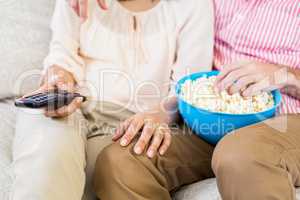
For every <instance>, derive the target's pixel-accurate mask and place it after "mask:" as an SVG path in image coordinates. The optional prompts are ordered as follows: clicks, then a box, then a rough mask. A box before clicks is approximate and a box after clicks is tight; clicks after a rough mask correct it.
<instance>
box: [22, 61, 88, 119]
mask: <svg viewBox="0 0 300 200" xmlns="http://www.w3.org/2000/svg"><path fill="white" fill-rule="evenodd" d="M75 87H76V81H75V79H74V77H73V75H72V74H71V73H70V72H68V71H66V70H65V69H63V68H61V67H59V66H52V67H49V68H48V70H47V71H46V73H45V75H44V76H43V77H42V81H41V86H40V88H39V89H38V90H36V91H35V92H33V93H31V94H30V95H32V94H37V93H41V92H47V91H50V90H53V89H59V90H67V91H68V92H74V91H75V90H76V88H75ZM25 96H29V95H25ZM82 101H83V99H82V98H80V97H78V98H75V99H74V100H73V101H72V102H71V103H70V104H69V105H67V106H63V107H61V108H59V109H57V110H52V109H51V108H46V111H45V115H46V116H47V117H66V116H68V115H70V114H72V113H73V112H75V111H76V110H77V109H78V108H79V107H80V106H81V104H82Z"/></svg>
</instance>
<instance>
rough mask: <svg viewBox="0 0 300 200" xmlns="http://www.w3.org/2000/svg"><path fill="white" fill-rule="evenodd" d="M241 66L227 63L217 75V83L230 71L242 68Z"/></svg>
mask: <svg viewBox="0 0 300 200" xmlns="http://www.w3.org/2000/svg"><path fill="white" fill-rule="evenodd" d="M240 67H241V66H240V65H238V64H232V65H226V66H224V67H223V69H222V70H221V71H220V73H219V75H218V76H217V81H216V83H217V84H219V83H220V82H221V81H222V80H223V79H224V78H225V77H226V76H227V75H228V74H229V73H230V72H232V71H233V70H236V69H238V68H240Z"/></svg>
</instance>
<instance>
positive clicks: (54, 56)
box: [44, 0, 84, 83]
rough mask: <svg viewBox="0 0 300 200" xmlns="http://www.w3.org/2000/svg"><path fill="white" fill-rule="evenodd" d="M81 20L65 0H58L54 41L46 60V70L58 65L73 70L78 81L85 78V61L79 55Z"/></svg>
mask: <svg viewBox="0 0 300 200" xmlns="http://www.w3.org/2000/svg"><path fill="white" fill-rule="evenodd" d="M80 26H81V22H80V19H79V17H77V15H76V13H75V12H74V11H73V10H72V9H71V8H70V6H69V5H68V4H67V1H65V0H57V1H56V8H55V11H54V15H53V19H52V23H51V30H52V41H51V43H50V50H49V54H48V56H47V57H46V58H45V60H44V68H45V70H46V69H47V68H48V67H50V66H52V65H58V66H60V67H62V68H64V69H66V70H67V71H69V72H71V73H72V74H73V76H74V77H75V79H76V81H77V83H80V82H81V81H83V80H84V62H83V59H82V58H81V57H80V56H79V47H80V43H79V41H80Z"/></svg>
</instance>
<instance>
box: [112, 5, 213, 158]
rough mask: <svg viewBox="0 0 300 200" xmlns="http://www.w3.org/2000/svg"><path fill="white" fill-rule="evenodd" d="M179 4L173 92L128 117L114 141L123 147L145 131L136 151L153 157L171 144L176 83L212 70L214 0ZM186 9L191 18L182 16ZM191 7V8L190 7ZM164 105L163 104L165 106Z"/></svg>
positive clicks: (175, 115)
mask: <svg viewBox="0 0 300 200" xmlns="http://www.w3.org/2000/svg"><path fill="white" fill-rule="evenodd" d="M178 2H179V3H177V6H178V7H177V8H176V10H177V11H176V13H177V14H178V16H177V17H178V20H182V18H185V19H186V21H184V22H183V23H182V26H181V28H180V32H179V35H178V41H177V46H178V49H177V55H176V57H177V59H176V61H175V62H174V65H173V67H172V69H173V73H172V77H171V78H172V81H171V83H170V89H171V90H170V94H169V96H168V97H167V98H166V99H164V100H163V102H162V103H161V104H160V105H158V106H157V107H156V109H154V110H151V111H149V112H145V113H138V114H136V115H134V116H133V117H131V118H129V119H127V120H126V121H125V122H124V123H122V124H121V126H120V127H119V128H118V130H117V131H116V135H115V136H114V138H113V139H114V140H118V139H120V138H121V139H120V144H121V145H122V146H127V145H129V144H130V143H131V142H132V141H133V139H134V138H135V137H137V135H138V133H139V132H140V131H141V136H140V137H139V139H138V141H137V143H136V145H135V147H134V151H135V153H137V154H141V153H142V152H144V150H145V148H146V147H147V146H149V148H148V149H147V155H148V156H149V157H150V158H152V157H154V156H155V155H156V154H157V152H159V154H160V155H164V154H165V153H166V151H167V149H168V147H169V146H170V144H171V139H172V137H171V131H170V129H169V125H170V124H172V123H174V122H176V120H177V119H178V116H179V115H178V112H177V98H176V97H175V90H174V83H176V82H177V81H178V80H179V79H180V78H182V77H183V76H185V75H186V74H190V73H194V72H199V71H209V70H211V69H212V60H213V6H212V3H211V1H210V0H201V1H199V0H194V1H192V3H190V4H186V0H180V1H178ZM182 8H186V9H183V10H184V11H185V12H186V13H185V14H186V15H187V16H188V17H183V16H181V13H182ZM188 8H189V9H188ZM161 105H162V106H161Z"/></svg>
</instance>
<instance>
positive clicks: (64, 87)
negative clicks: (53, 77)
mask: <svg viewBox="0 0 300 200" xmlns="http://www.w3.org/2000/svg"><path fill="white" fill-rule="evenodd" d="M55 86H56V87H57V88H58V89H59V90H66V91H68V92H74V91H75V85H74V84H73V83H72V82H69V83H67V82H65V81H64V80H58V81H57V82H56V83H55Z"/></svg>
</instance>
